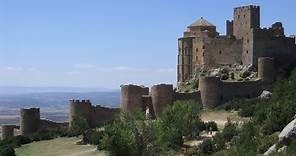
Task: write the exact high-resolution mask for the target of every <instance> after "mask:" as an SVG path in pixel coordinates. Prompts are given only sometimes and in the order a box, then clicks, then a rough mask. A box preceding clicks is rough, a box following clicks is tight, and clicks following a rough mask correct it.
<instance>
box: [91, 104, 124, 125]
mask: <svg viewBox="0 0 296 156" xmlns="http://www.w3.org/2000/svg"><path fill="white" fill-rule="evenodd" d="M92 108H93V112H92V118H91V125H90V126H91V127H97V126H101V125H104V124H105V123H107V122H110V121H112V120H113V119H114V118H115V116H116V115H117V114H118V113H119V108H107V107H102V106H100V105H97V106H93V107H92Z"/></svg>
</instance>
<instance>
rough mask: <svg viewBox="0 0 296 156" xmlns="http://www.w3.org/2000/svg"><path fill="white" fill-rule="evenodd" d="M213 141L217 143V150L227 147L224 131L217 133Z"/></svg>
mask: <svg viewBox="0 0 296 156" xmlns="http://www.w3.org/2000/svg"><path fill="white" fill-rule="evenodd" d="M213 142H214V144H215V148H216V151H220V150H223V149H225V139H224V136H223V134H222V133H219V132H218V133H216V135H215V136H214V137H213Z"/></svg>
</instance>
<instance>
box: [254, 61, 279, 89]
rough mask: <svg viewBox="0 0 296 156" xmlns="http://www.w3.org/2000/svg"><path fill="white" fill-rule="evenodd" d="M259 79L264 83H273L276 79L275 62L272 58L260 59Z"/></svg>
mask: <svg viewBox="0 0 296 156" xmlns="http://www.w3.org/2000/svg"><path fill="white" fill-rule="evenodd" d="M258 78H259V79H261V80H262V82H263V83H266V84H268V83H272V82H273V81H274V78H275V67H274V60H273V58H271V57H260V58H258Z"/></svg>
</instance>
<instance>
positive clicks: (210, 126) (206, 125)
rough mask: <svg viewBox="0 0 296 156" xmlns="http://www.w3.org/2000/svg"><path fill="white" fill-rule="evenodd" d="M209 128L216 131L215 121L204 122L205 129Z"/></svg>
mask: <svg viewBox="0 0 296 156" xmlns="http://www.w3.org/2000/svg"><path fill="white" fill-rule="evenodd" d="M210 129H212V131H218V126H217V123H216V122H215V121H209V122H206V123H205V130H208V131H209V130H210Z"/></svg>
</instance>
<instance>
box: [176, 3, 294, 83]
mask: <svg viewBox="0 0 296 156" xmlns="http://www.w3.org/2000/svg"><path fill="white" fill-rule="evenodd" d="M295 51H296V45H295V36H290V37H287V36H285V33H284V27H283V26H282V23H281V22H275V23H274V24H272V25H271V27H269V28H261V27H260V7H259V6H254V5H249V6H241V7H237V8H234V12H233V20H227V21H226V35H219V33H218V32H216V26H214V25H213V24H211V23H210V22H208V21H207V20H205V19H204V18H201V19H199V20H197V21H196V22H194V23H192V24H191V25H189V26H188V27H187V30H186V31H185V32H184V34H183V37H181V38H179V39H178V66H177V70H178V74H177V80H178V82H179V83H180V82H185V81H187V80H190V79H191V78H193V77H194V75H195V74H196V73H198V72H199V71H201V70H203V69H209V68H215V67H219V66H224V65H233V64H240V65H252V66H254V67H255V68H257V64H258V58H260V57H270V58H273V59H274V62H273V63H274V65H273V66H275V67H276V69H274V70H275V72H276V73H277V74H286V73H288V72H289V71H290V70H291V68H292V67H294V66H295V64H296V61H295V58H296V52H295ZM259 61H260V60H259ZM261 63H262V62H260V63H259V65H264V66H269V65H271V64H268V62H264V63H263V64H261ZM260 68H261V66H260V67H259V71H261V69H260ZM266 69H267V68H266ZM266 74H267V73H266ZM273 74H275V73H273ZM259 77H260V76H259ZM260 78H261V77H260ZM267 79H268V78H267V77H265V78H264V81H265V80H267ZM267 81H269V80H267Z"/></svg>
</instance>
